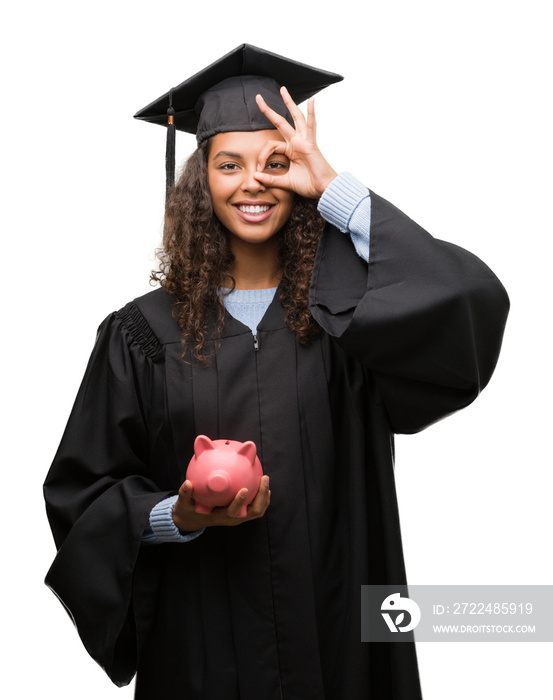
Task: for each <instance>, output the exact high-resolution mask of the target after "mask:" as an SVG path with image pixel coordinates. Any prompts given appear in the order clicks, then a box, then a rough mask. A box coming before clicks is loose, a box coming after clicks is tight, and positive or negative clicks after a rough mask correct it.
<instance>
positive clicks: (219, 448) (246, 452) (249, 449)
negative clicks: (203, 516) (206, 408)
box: [186, 435, 263, 517]
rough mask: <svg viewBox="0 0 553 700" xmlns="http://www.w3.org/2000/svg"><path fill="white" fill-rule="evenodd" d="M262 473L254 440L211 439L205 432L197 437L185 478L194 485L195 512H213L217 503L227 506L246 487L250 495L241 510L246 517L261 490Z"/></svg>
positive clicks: (241, 513)
mask: <svg viewBox="0 0 553 700" xmlns="http://www.w3.org/2000/svg"><path fill="white" fill-rule="evenodd" d="M262 476H263V470H262V468H261V462H260V461H259V459H258V457H257V448H256V446H255V443H253V442H251V441H248V442H237V441H236V440H210V439H209V438H208V437H206V436H205V435H198V437H197V438H196V439H195V440H194V456H193V457H192V459H191V460H190V463H189V465H188V469H187V470H186V478H187V479H190V481H191V482H192V484H193V486H194V500H195V502H196V507H195V511H196V513H211V511H212V510H213V508H215V507H216V506H228V505H229V504H230V503H231V502H232V501H233V499H234V497H235V496H236V494H237V493H238V491H240V489H243V488H247V489H248V495H247V497H246V500H245V501H244V505H243V506H242V508H241V509H240V512H239V515H240V516H241V517H243V516H244V515H246V514H247V511H248V508H247V507H248V504H250V503H251V502H252V501H253V499H254V498H255V496H256V494H257V492H258V490H259V483H260V481H261V477H262Z"/></svg>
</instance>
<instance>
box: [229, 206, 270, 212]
mask: <svg viewBox="0 0 553 700" xmlns="http://www.w3.org/2000/svg"><path fill="white" fill-rule="evenodd" d="M271 206H272V205H271V204H256V205H252V204H237V205H236V207H237V209H238V210H239V211H241V212H242V213H243V214H265V213H266V212H268V211H269V209H270V208H271Z"/></svg>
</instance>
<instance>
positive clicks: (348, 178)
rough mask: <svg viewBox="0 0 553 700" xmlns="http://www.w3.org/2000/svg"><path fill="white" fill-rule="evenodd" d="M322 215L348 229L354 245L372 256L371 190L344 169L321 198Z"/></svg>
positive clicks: (345, 230) (361, 255)
mask: <svg viewBox="0 0 553 700" xmlns="http://www.w3.org/2000/svg"><path fill="white" fill-rule="evenodd" d="M318 209H319V212H320V214H321V215H322V216H323V218H324V219H325V220H326V221H328V222H329V223H330V224H333V225H334V226H336V227H337V228H338V229H340V231H342V232H343V233H349V234H350V236H351V239H352V241H353V244H354V246H355V249H356V251H357V253H358V255H360V257H362V258H363V259H364V260H366V261H367V262H368V260H369V247H370V230H371V196H370V192H369V190H368V189H367V188H366V187H365V186H364V185H363V184H362V183H360V182H359V180H357V179H356V178H354V177H353V175H350V174H349V173H341V174H340V175H338V177H336V178H334V180H333V181H332V182H331V183H330V185H329V186H328V187H327V188H326V190H325V191H324V192H323V195H322V197H321V198H320V199H319V204H318Z"/></svg>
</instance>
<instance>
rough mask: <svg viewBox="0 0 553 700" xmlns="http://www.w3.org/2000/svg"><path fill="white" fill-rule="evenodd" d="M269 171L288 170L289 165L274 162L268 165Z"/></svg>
mask: <svg viewBox="0 0 553 700" xmlns="http://www.w3.org/2000/svg"><path fill="white" fill-rule="evenodd" d="M266 168H267V170H286V169H287V168H288V165H287V164H286V163H281V162H280V161H278V160H274V161H273V162H272V163H267V165H266Z"/></svg>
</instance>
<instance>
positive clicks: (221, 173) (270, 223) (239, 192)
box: [207, 129, 294, 244]
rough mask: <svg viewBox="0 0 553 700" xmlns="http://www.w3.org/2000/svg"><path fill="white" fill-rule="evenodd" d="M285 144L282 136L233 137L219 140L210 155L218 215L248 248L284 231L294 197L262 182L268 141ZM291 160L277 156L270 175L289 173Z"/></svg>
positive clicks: (271, 160)
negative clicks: (258, 175) (259, 177)
mask: <svg viewBox="0 0 553 700" xmlns="http://www.w3.org/2000/svg"><path fill="white" fill-rule="evenodd" d="M275 140H279V141H281V140H283V139H282V136H281V135H280V134H279V133H278V131H276V130H274V129H268V130H266V131H230V132H227V133H223V134H216V135H215V136H214V137H213V140H212V142H211V145H210V149H209V154H208V164H207V170H208V177H209V188H210V190H211V199H212V201H213V210H214V212H215V215H216V216H217V218H218V219H219V221H220V222H221V223H222V224H223V226H224V227H225V228H226V229H227V230H228V231H229V232H230V233H231V234H232V235H233V236H236V237H237V238H239V239H241V240H242V241H244V242H247V243H252V244H259V243H264V242H266V241H268V240H270V239H271V238H272V237H273V236H274V235H275V233H277V232H278V231H280V229H281V228H282V227H283V226H284V224H285V223H286V221H287V220H288V218H289V217H290V212H291V211H292V203H293V200H294V193H293V192H291V191H289V190H284V189H279V188H278V187H266V186H265V185H262V184H261V183H260V182H258V181H257V180H256V179H255V177H254V173H255V172H256V171H257V163H258V158H259V154H260V152H261V151H262V149H263V148H264V146H265V145H266V144H267V142H268V141H275ZM288 168H289V161H288V158H286V156H283V155H280V154H277V153H275V154H273V155H272V156H270V157H269V158H268V159H267V164H266V166H265V169H266V171H268V172H270V173H271V174H272V175H279V174H284V173H286V172H287V171H288Z"/></svg>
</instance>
